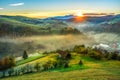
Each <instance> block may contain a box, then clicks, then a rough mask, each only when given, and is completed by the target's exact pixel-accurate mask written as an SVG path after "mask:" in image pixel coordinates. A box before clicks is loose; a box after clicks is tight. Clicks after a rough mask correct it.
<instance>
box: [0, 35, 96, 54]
mask: <svg viewBox="0 0 120 80" xmlns="http://www.w3.org/2000/svg"><path fill="white" fill-rule="evenodd" d="M94 43H95V41H94V39H93V38H92V37H90V36H89V37H87V36H86V35H48V36H31V37H19V38H10V37H5V38H0V44H1V45H0V49H1V50H2V51H1V52H0V55H1V56H6V55H8V54H9V55H10V54H14V55H15V56H21V55H22V53H23V51H24V50H27V51H28V53H29V54H32V53H36V52H37V53H42V52H45V51H54V50H57V49H70V48H72V47H74V46H75V45H80V44H85V45H89V46H90V45H93V44H94Z"/></svg>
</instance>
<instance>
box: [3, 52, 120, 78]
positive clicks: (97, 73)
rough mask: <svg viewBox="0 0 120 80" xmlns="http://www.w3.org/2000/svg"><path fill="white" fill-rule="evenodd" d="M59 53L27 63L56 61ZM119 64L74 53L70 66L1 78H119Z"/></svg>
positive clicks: (119, 62) (118, 62)
mask: <svg viewBox="0 0 120 80" xmlns="http://www.w3.org/2000/svg"><path fill="white" fill-rule="evenodd" d="M57 55H58V54H50V55H47V56H45V57H42V58H39V59H37V60H33V61H31V62H28V63H25V64H34V63H36V62H39V63H40V64H44V63H47V61H49V60H50V61H56V56H57ZM80 59H81V60H83V63H84V64H83V65H78V63H79V60H80ZM25 64H24V65H25ZM119 65H120V61H114V60H95V59H92V58H90V57H88V56H82V55H80V54H77V53H72V59H71V60H70V63H69V67H68V68H55V69H50V70H47V71H43V72H37V73H30V74H25V75H21V76H13V77H8V78H4V79H1V80H21V79H22V80H51V79H53V80H119V79H120V66H119ZM21 66H23V65H21Z"/></svg>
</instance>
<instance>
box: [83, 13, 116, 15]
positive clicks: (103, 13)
mask: <svg viewBox="0 0 120 80" xmlns="http://www.w3.org/2000/svg"><path fill="white" fill-rule="evenodd" d="M84 15H86V16H105V15H114V13H84Z"/></svg>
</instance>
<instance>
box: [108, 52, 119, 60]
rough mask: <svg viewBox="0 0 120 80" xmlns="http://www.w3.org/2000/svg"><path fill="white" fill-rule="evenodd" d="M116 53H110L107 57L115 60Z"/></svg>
mask: <svg viewBox="0 0 120 80" xmlns="http://www.w3.org/2000/svg"><path fill="white" fill-rule="evenodd" d="M117 57H118V54H117V53H111V54H110V55H109V57H108V59H109V60H110V59H112V60H117Z"/></svg>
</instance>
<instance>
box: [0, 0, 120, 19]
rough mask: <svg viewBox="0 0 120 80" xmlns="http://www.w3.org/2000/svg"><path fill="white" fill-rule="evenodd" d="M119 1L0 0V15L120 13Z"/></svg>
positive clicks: (34, 15)
mask: <svg viewBox="0 0 120 80" xmlns="http://www.w3.org/2000/svg"><path fill="white" fill-rule="evenodd" d="M119 4H120V0H0V15H21V16H28V17H36V18H39V17H50V16H61V15H66V14H75V13H78V12H81V13H85V14H86V13H107V14H109V13H115V14H119V13H120V5H119Z"/></svg>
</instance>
